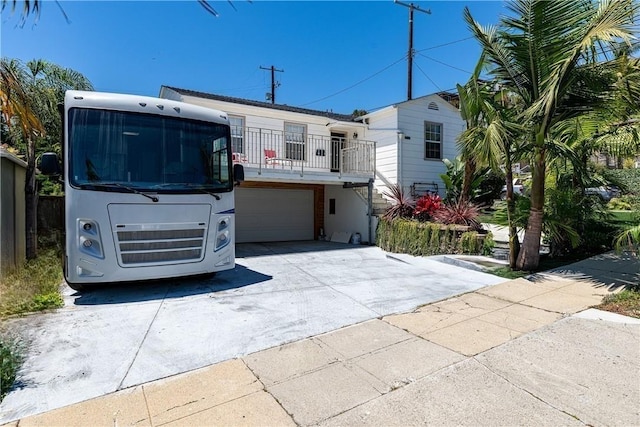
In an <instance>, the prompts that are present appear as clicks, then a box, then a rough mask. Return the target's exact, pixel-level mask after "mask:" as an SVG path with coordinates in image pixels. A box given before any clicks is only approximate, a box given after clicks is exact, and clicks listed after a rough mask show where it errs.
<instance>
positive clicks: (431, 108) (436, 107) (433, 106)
mask: <svg viewBox="0 0 640 427" xmlns="http://www.w3.org/2000/svg"><path fill="white" fill-rule="evenodd" d="M427 108H429V110H439V109H440V108H439V107H438V104H436V103H435V102H430V103H429V106H428V107H427Z"/></svg>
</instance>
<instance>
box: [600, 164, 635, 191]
mask: <svg viewBox="0 0 640 427" xmlns="http://www.w3.org/2000/svg"><path fill="white" fill-rule="evenodd" d="M602 175H603V176H604V178H605V179H606V180H607V181H608V182H610V183H611V184H613V185H617V186H618V187H620V188H621V189H622V190H623V191H624V192H625V193H630V194H635V195H640V169H604V170H602Z"/></svg>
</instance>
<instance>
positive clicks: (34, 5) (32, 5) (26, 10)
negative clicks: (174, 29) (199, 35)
mask: <svg viewBox="0 0 640 427" xmlns="http://www.w3.org/2000/svg"><path fill="white" fill-rule="evenodd" d="M227 1H228V3H229V4H230V5H231V7H232V8H233V9H234V10H235V9H236V7H235V6H234V5H233V2H232V1H231V0H227ZM249 1H250V0H249ZM43 3H44V0H22V1H18V0H1V6H0V11H4V10H5V9H6V8H7V7H9V5H11V6H10V7H11V12H12V13H13V12H15V11H16V9H17V8H18V5H19V4H21V5H22V7H21V9H22V11H21V12H20V13H21V15H20V26H23V25H24V24H25V23H26V22H27V19H28V18H29V16H30V15H32V16H35V20H36V21H37V20H38V19H39V18H40V12H41V11H42V5H43ZM54 3H55V4H56V5H57V6H58V9H60V12H61V13H62V16H64V19H65V20H66V21H67V23H69V22H70V21H69V17H68V16H67V14H66V12H65V11H64V9H63V8H62V6H61V5H60V2H59V1H58V0H55V1H54ZM198 3H199V4H200V6H202V7H203V8H204V10H206V11H207V12H209V13H210V14H212V15H213V16H215V17H218V16H220V14H219V13H218V11H217V10H216V9H214V8H213V6H212V5H211V2H210V1H208V0H198Z"/></svg>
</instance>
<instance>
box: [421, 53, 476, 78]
mask: <svg viewBox="0 0 640 427" xmlns="http://www.w3.org/2000/svg"><path fill="white" fill-rule="evenodd" d="M420 56H423V57H425V58H427V59H428V60H430V61H433V62H437V63H438V64H441V65H444V66H445V67H449V68H453V69H454V70H458V71H462V72H463V73H467V74H473V73H472V72H471V71H467V70H463V69H462V68H458V67H456V66H454V65H449V64H447V63H446V62H442V61H440V60H437V59H435V58H431V57H430V56H427V55H425V54H423V53H421V54H420Z"/></svg>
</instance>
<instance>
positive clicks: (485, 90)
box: [458, 57, 520, 268]
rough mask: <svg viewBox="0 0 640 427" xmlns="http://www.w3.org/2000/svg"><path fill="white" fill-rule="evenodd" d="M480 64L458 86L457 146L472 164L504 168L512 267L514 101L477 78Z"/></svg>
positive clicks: (515, 247) (515, 244)
mask: <svg viewBox="0 0 640 427" xmlns="http://www.w3.org/2000/svg"><path fill="white" fill-rule="evenodd" d="M481 66H484V58H483V57H481V59H480V62H479V63H478V67H476V73H474V75H473V76H472V78H471V79H470V80H469V81H468V82H467V84H466V85H465V86H460V85H458V93H459V95H460V109H461V114H462V117H463V119H465V120H466V122H467V129H466V130H465V131H464V132H463V133H462V134H461V135H460V137H459V139H458V147H459V148H460V151H461V153H462V155H463V156H464V157H465V159H467V161H468V159H473V160H474V162H473V165H474V166H475V165H478V164H484V165H489V166H490V167H491V168H492V169H493V170H495V171H499V170H500V168H501V167H504V168H505V180H506V190H507V191H506V193H507V194H506V201H507V220H508V223H509V263H510V266H511V268H515V263H516V260H517V257H518V253H519V252H520V241H519V240H518V235H517V227H516V224H515V222H514V217H515V199H514V188H513V163H514V158H515V148H516V145H517V144H516V142H517V140H516V137H517V130H518V126H517V125H516V124H515V123H513V113H514V111H516V108H517V107H518V103H517V100H516V99H514V97H512V96H510V94H509V93H508V92H507V91H505V90H504V89H500V88H499V87H497V85H496V84H495V82H486V81H481V80H480V79H479V77H478V74H479V70H480V67H481ZM465 172H467V171H466V170H465ZM472 173H473V172H471V174H472ZM472 176H473V175H471V176H468V175H465V182H467V180H469V182H470V179H471V178H472ZM463 194H464V189H463Z"/></svg>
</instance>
